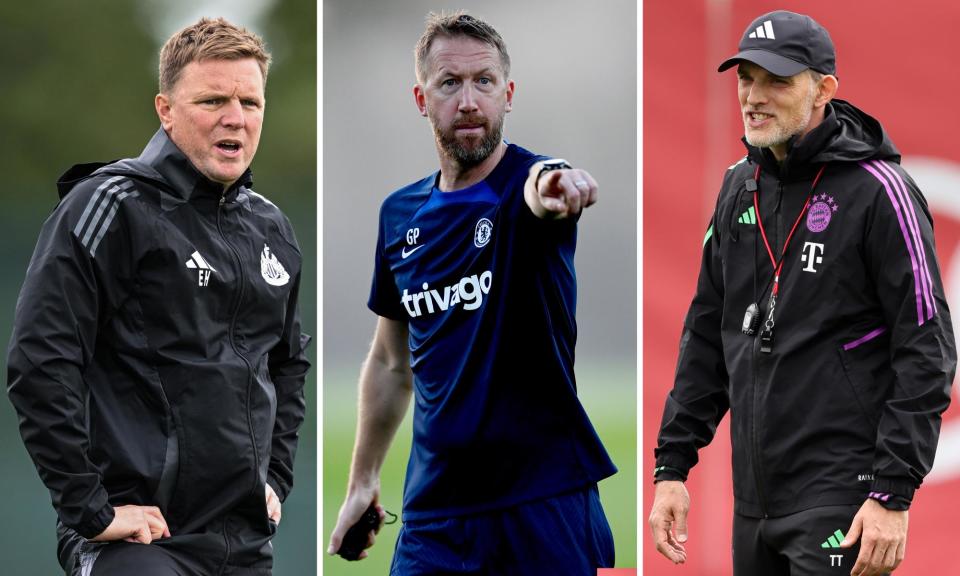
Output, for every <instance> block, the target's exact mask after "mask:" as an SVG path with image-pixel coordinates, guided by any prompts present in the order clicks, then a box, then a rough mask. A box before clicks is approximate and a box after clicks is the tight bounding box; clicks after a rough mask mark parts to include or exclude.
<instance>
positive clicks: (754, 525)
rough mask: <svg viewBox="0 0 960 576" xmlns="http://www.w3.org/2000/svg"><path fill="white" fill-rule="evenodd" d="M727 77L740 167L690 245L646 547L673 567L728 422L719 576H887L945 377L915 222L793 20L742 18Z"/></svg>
mask: <svg viewBox="0 0 960 576" xmlns="http://www.w3.org/2000/svg"><path fill="white" fill-rule="evenodd" d="M734 66H736V67H737V75H738V78H739V83H738V96H739V100H740V106H741V111H742V119H743V123H744V143H745V145H746V148H747V155H746V157H745V158H743V159H742V160H740V161H739V162H737V163H736V164H734V165H733V166H731V167H730V168H729V169H728V170H727V172H726V174H725V175H724V179H723V186H722V188H721V191H720V195H719V198H718V201H717V207H716V210H715V212H714V215H713V218H712V221H711V223H710V226H709V228H708V229H707V233H706V237H705V238H704V243H703V255H702V261H701V271H700V277H699V280H698V283H697V291H696V294H695V296H694V299H693V302H692V304H691V306H690V310H689V312H688V314H687V317H686V320H685V322H684V330H683V336H682V339H681V343H680V355H679V359H678V365H677V373H676V380H675V384H674V389H673V390H672V391H671V393H670V395H669V397H668V398H667V401H666V406H665V408H664V414H663V420H662V423H661V429H660V435H659V438H658V446H657V449H656V451H655V453H656V458H657V462H656V468H655V471H654V474H655V482H656V496H655V500H654V504H653V509H652V511H651V515H650V526H651V529H652V530H653V535H654V541H655V542H656V546H657V550H659V551H660V552H661V553H662V554H664V555H665V556H666V557H667V558H669V559H670V560H672V561H673V562H676V563H680V562H684V561H685V560H686V554H687V552H686V548H685V547H684V542H686V540H687V530H686V515H687V511H688V509H689V503H690V500H689V496H688V494H687V491H686V488H685V487H684V484H683V481H685V480H686V477H687V474H688V472H689V470H690V468H692V467H693V466H694V465H695V464H696V462H697V450H698V449H700V448H702V447H703V446H705V445H707V444H708V443H709V442H710V441H711V439H712V438H713V435H714V432H715V431H716V427H717V425H718V424H719V422H720V419H721V418H722V417H723V415H724V413H725V412H726V411H727V410H728V409H729V410H730V411H731V414H732V416H731V437H732V438H731V439H732V446H733V473H734V500H735V504H734V512H735V516H734V527H733V564H734V573H735V574H737V575H743V574H763V575H765V576H770V575H777V574H791V575H794V576H795V575H797V574H830V573H836V574H846V573H850V574H853V575H855V576H861V575H873V574H881V573H885V572H889V571H891V570H893V569H895V568H896V567H897V566H898V565H899V564H900V562H901V560H902V559H903V555H904V548H905V544H906V533H907V510H908V509H909V507H910V504H911V501H912V499H913V496H914V492H915V490H916V489H917V488H918V487H919V486H920V483H921V482H922V480H923V478H924V476H925V475H926V474H927V473H928V472H929V471H930V468H931V467H932V465H933V457H934V454H935V452H936V445H937V439H938V434H939V428H940V415H941V414H942V412H943V411H944V410H945V409H946V408H947V405H948V404H949V402H950V386H951V384H952V382H953V376H954V373H955V370H956V346H955V343H954V337H953V331H952V328H951V322H950V316H949V310H948V309H947V303H946V300H945V298H944V292H943V286H942V283H941V280H940V272H939V266H938V263H937V259H936V254H935V251H934V244H933V229H932V222H931V218H930V214H929V212H928V211H927V206H926V201H925V200H924V198H923V195H922V194H921V193H920V191H919V190H918V189H917V186H916V184H915V183H914V182H913V180H912V179H911V178H910V177H909V175H907V174H906V172H905V171H904V170H903V169H902V168H901V167H900V165H899V161H900V153H899V152H898V151H897V149H896V147H895V146H894V145H893V143H892V142H891V141H890V139H889V137H888V136H887V134H886V132H885V131H884V130H883V128H882V126H881V125H880V123H879V122H878V121H877V120H875V119H874V118H872V117H870V116H868V115H867V114H865V113H864V112H862V111H861V110H859V109H857V108H856V107H854V106H853V105H851V104H849V103H847V102H844V101H842V100H838V99H834V95H835V94H836V91H837V87H838V81H837V77H836V57H835V51H834V47H833V42H832V40H831V39H830V35H829V34H828V33H827V31H826V30H825V29H824V28H823V27H821V26H820V25H819V24H818V23H817V22H815V21H814V20H813V19H812V18H810V17H808V16H804V15H801V14H795V13H792V12H785V11H777V12H771V13H769V14H765V15H763V16H760V17H759V18H757V19H756V20H754V21H753V22H752V23H751V24H750V25H749V26H748V27H747V30H746V31H745V32H744V34H743V38H742V39H741V41H740V51H739V52H738V53H737V54H736V55H734V56H733V57H731V58H729V59H727V60H726V61H724V62H723V63H722V64H721V65H720V68H719V70H720V71H724V70H727V69H728V68H732V67H734Z"/></svg>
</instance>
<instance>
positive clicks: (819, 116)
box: [770, 106, 825, 164]
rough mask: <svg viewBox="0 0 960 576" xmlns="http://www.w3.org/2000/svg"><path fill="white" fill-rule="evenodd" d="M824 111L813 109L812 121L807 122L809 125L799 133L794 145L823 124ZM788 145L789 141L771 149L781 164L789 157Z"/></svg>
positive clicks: (820, 108)
mask: <svg viewBox="0 0 960 576" xmlns="http://www.w3.org/2000/svg"><path fill="white" fill-rule="evenodd" d="M824 110H825V107H824V106H820V107H818V108H814V109H813V111H812V112H811V113H810V121H809V122H807V125H806V126H805V127H804V128H803V130H801V131H800V132H798V133H797V139H796V141H795V142H794V145H796V144H797V143H799V142H800V140H803V137H804V136H806V135H807V134H809V133H810V131H811V130H813V129H814V128H816V127H817V126H819V125H820V124H822V123H823V117H824ZM788 143H789V140H788V141H787V142H783V143H780V144H774V145H773V146H771V147H770V151H771V152H773V157H774V158H776V159H777V162H778V163H780V164H783V160H784V158H786V157H787V144H788Z"/></svg>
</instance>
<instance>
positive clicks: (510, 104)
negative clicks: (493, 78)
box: [504, 80, 516, 112]
mask: <svg viewBox="0 0 960 576" xmlns="http://www.w3.org/2000/svg"><path fill="white" fill-rule="evenodd" d="M515 89H516V86H514V84H513V80H508V81H507V106H506V108H504V110H506V111H507V112H509V111H511V110H513V91H514V90H515Z"/></svg>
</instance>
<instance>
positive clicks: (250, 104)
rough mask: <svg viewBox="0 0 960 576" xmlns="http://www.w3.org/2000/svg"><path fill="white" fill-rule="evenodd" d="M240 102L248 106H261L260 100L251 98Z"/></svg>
mask: <svg viewBox="0 0 960 576" xmlns="http://www.w3.org/2000/svg"><path fill="white" fill-rule="evenodd" d="M240 103H241V104H243V105H244V106H246V107H247V108H260V102H258V101H257V100H250V99H249V98H247V99H243V100H240Z"/></svg>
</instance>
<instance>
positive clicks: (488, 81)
mask: <svg viewBox="0 0 960 576" xmlns="http://www.w3.org/2000/svg"><path fill="white" fill-rule="evenodd" d="M477 82H479V83H480V84H483V85H484V86H486V85H487V84H490V82H492V80H490V79H489V78H486V77H484V78H481V79H479V80H477Z"/></svg>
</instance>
